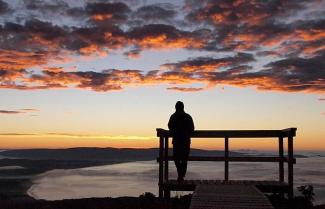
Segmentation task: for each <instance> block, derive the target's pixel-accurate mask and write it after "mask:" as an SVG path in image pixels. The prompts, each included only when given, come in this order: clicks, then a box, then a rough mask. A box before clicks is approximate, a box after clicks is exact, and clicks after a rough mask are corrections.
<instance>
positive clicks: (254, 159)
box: [157, 156, 296, 163]
mask: <svg viewBox="0 0 325 209" xmlns="http://www.w3.org/2000/svg"><path fill="white" fill-rule="evenodd" d="M173 159H174V158H173V156H169V157H168V160H169V161H172V160H173ZM225 159H226V158H225V157H223V156H220V157H219V156H218V157H213V156H190V157H189V158H188V160H189V161H225ZM165 160H166V159H165V158H164V161H165ZM159 161H160V158H157V162H159ZM228 161H230V162H288V161H289V160H288V158H287V157H283V158H281V157H248V156H245V157H228ZM292 161H293V163H296V159H295V158H293V160H292Z"/></svg>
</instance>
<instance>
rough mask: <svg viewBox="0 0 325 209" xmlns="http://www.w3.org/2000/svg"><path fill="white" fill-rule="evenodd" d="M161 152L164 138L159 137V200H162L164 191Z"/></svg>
mask: <svg viewBox="0 0 325 209" xmlns="http://www.w3.org/2000/svg"><path fill="white" fill-rule="evenodd" d="M163 151H164V137H162V136H160V138H159V183H158V186H159V199H163V198H164V191H163V178H164V168H163V166H164V165H163V162H164V159H163V154H164V153H163Z"/></svg>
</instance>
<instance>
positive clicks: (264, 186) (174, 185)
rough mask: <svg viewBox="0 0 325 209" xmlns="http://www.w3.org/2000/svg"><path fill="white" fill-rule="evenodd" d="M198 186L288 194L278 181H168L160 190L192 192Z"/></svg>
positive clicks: (285, 187) (284, 185) (285, 185)
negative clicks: (228, 186) (240, 186)
mask: <svg viewBox="0 0 325 209" xmlns="http://www.w3.org/2000/svg"><path fill="white" fill-rule="evenodd" d="M198 185H246V186H254V187H256V188H258V189H259V190H260V191H262V192H272V193H273V192H284V193H286V192H288V191H289V185H288V184H287V183H285V182H280V181H250V180H229V181H224V180H185V181H182V182H180V183H179V182H177V180H168V181H166V182H164V183H163V185H161V186H162V188H163V189H164V190H169V191H194V190H195V189H196V187H197V186H198Z"/></svg>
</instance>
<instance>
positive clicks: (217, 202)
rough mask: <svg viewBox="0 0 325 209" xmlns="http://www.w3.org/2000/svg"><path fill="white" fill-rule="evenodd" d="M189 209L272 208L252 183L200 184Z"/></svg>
mask: <svg viewBox="0 0 325 209" xmlns="http://www.w3.org/2000/svg"><path fill="white" fill-rule="evenodd" d="M190 209H273V206H272V205H271V203H270V202H269V200H268V199H267V198H266V197H265V196H264V195H263V193H261V192H260V191H259V190H258V189H257V188H256V187H255V186H253V185H231V184H228V185H222V184H219V185H216V184H200V185H198V186H197V187H196V189H195V191H194V193H193V196H192V200H191V205H190Z"/></svg>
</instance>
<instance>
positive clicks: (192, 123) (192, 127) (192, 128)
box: [190, 116, 195, 132]
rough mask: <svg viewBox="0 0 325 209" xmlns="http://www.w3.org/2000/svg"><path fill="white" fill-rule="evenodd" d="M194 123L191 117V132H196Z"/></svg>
mask: <svg viewBox="0 0 325 209" xmlns="http://www.w3.org/2000/svg"><path fill="white" fill-rule="evenodd" d="M194 129H195V128H194V122H193V119H192V117H191V116H190V130H191V132H193V131H194Z"/></svg>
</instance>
